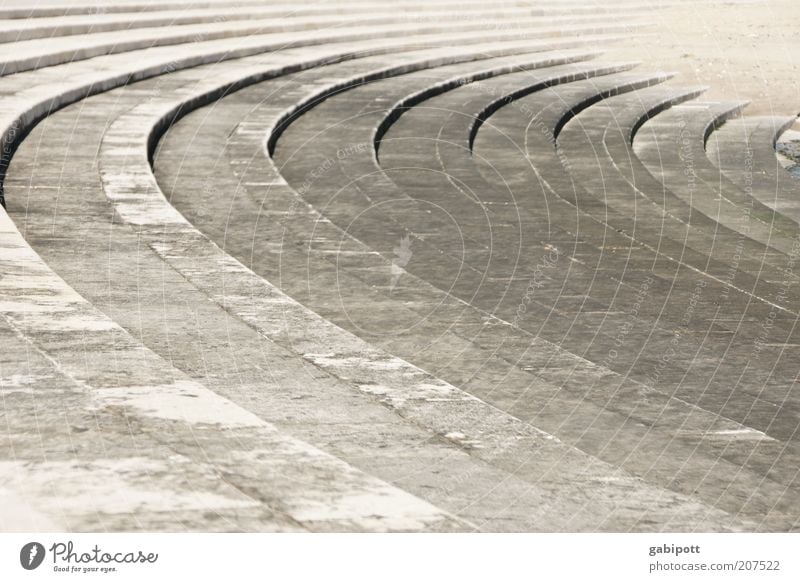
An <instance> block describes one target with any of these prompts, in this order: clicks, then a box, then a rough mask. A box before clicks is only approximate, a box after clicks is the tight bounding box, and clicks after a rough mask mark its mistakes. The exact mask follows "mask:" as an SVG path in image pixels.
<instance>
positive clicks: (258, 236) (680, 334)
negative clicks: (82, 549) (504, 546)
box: [0, 1, 800, 531]
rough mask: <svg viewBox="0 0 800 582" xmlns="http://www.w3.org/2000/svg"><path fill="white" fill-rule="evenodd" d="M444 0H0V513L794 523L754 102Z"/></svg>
mask: <svg viewBox="0 0 800 582" xmlns="http://www.w3.org/2000/svg"><path fill="white" fill-rule="evenodd" d="M676 4H681V3H676ZM458 6H459V11H458V17H453V18H441V19H439V20H438V21H437V15H438V16H441V15H442V14H443V13H445V12H446V11H447V10H452V6H451V5H445V4H436V5H429V4H428V5H423V4H420V3H417V2H413V1H409V2H403V3H401V4H399V5H398V6H397V8H401V9H400V10H394V8H395V7H394V6H392V10H390V9H389V6H388V5H386V4H376V3H375V2H348V3H336V4H324V3H323V4H320V5H318V6H317V5H315V6H314V7H313V9H312V8H310V7H309V8H308V10H306V9H305V7H302V9H301V10H300V11H298V12H297V13H296V14H294V15H293V16H291V17H287V18H283V19H280V20H276V19H274V18H273V19H270V20H263V21H259V20H258V19H259V18H265V17H266V16H268V15H269V14H272V13H280V12H281V11H283V10H286V8H287V7H286V5H285V4H281V3H278V2H276V3H269V4H266V5H264V4H261V3H259V4H254V3H252V2H193V3H186V4H181V3H176V2H174V3H170V4H168V5H165V6H162V7H159V8H156V7H155V5H148V4H147V3H138V4H137V5H135V6H134V5H130V6H128V7H127V8H126V7H124V6H122V5H114V6H113V7H111V9H110V10H108V14H105V10H104V9H102V10H100V12H102V14H95V13H96V12H98V10H96V7H94V6H91V5H87V4H84V3H81V2H50V3H47V5H44V4H43V5H41V6H38V7H37V6H30V7H21V6H16V5H15V4H14V3H6V5H5V6H2V5H0V14H5V15H7V16H23V15H24V14H25V12H23V11H24V10H28V12H27V13H31V14H35V15H37V16H38V17H40V18H37V19H35V20H30V21H27V20H24V19H23V20H19V21H6V22H0V40H3V39H5V40H7V41H8V40H14V39H15V38H17V37H15V36H14V35H15V34H16V35H17V36H18V38H17V42H6V43H4V44H0V47H3V48H5V49H8V51H7V52H6V53H0V66H2V67H4V69H3V70H4V71H5V72H6V76H4V77H0V91H2V93H3V95H4V99H3V100H2V101H1V102H0V107H2V116H3V117H2V119H3V120H4V122H3V124H2V127H4V130H3V144H4V150H3V152H4V153H3V161H2V163H3V166H2V169H3V170H5V167H6V165H7V164H8V160H9V158H10V157H11V154H12V153H14V151H13V150H14V149H15V148H16V147H17V146H18V145H19V140H20V138H22V137H24V136H25V134H26V133H27V131H28V130H29V129H31V127H32V125H33V124H35V123H36V122H37V121H38V120H39V119H41V118H43V117H46V119H45V120H44V121H43V122H42V123H41V124H39V126H38V127H36V128H35V129H33V131H32V132H31V133H30V135H28V136H27V137H26V139H25V140H24V141H22V144H21V145H20V146H19V149H18V150H17V151H16V153H15V155H14V157H13V161H12V163H11V165H10V168H9V171H8V174H7V176H5V180H4V188H5V191H6V194H7V197H8V205H9V210H10V213H11V217H12V218H13V219H14V220H15V221H16V222H17V224H18V225H19V226H20V228H21V229H22V234H23V235H24V237H25V240H24V241H23V239H22V238H21V237H20V236H19V233H17V232H16V230H15V229H13V227H9V228H8V229H7V235H4V236H6V242H5V243H4V244H6V247H7V248H8V249H9V250H8V251H7V252H6V257H5V258H4V259H3V260H4V261H5V263H4V264H3V267H4V269H5V270H4V271H3V275H4V277H3V278H2V279H0V286H2V288H3V289H4V290H5V291H4V296H3V306H4V321H5V322H6V324H7V325H6V328H7V329H6V332H5V333H4V337H5V338H6V343H7V344H8V348H7V350H6V351H5V353H4V354H3V360H2V362H3V368H2V374H3V378H4V380H3V384H2V389H3V390H4V396H7V397H6V400H5V403H6V405H7V406H6V407H5V408H4V420H6V422H7V426H8V431H7V432H6V433H5V435H4V439H3V440H2V441H0V442H2V444H3V447H4V450H5V453H4V457H3V459H2V460H0V467H2V469H0V475H5V476H6V477H5V479H4V481H3V483H2V493H0V495H2V498H3V499H10V500H13V501H14V503H16V504H18V505H19V506H20V507H22V508H24V509H22V510H20V509H19V508H18V509H17V510H16V511H15V512H14V513H13V514H12V513H9V512H6V513H4V514H3V515H1V516H0V525H2V527H4V528H6V529H27V528H31V529H48V528H49V529H52V528H64V529H72V530H92V529H106V530H131V529H154V530H155V529H159V530H163V529H166V530H170V529H172V530H175V529H179V530H180V529H191V530H206V531H207V530H229V529H233V530H251V531H252V530H259V531H260V530H267V531H276V530H277V531H296V530H312V531H326V530H337V531H342V530H348V531H350V530H356V531H387V530H389V531H393V530H404V531H406V530H422V531H437V530H448V531H449V530H471V529H480V530H485V531H573V530H578V531H597V530H602V531H663V530H680V531H695V530H723V531H727V530H751V531H759V530H772V531H789V530H793V529H796V528H797V524H798V517H799V516H798V509H797V508H798V507H800V504H798V503H797V501H798V499H797V496H798V494H799V493H800V491H798V483H797V476H798V469H797V467H798V466H800V464H799V463H798V456H797V455H798V451H797V442H796V438H795V437H796V434H795V433H796V431H797V426H798V415H799V414H800V403H798V402H797V401H796V395H795V394H794V390H793V387H794V378H795V377H796V366H795V365H794V364H793V363H792V361H791V358H789V357H787V355H788V353H790V350H791V348H792V346H794V345H797V344H796V332H795V331H794V321H795V320H796V317H797V313H798V311H797V310H798V307H797V299H798V295H797V291H796V289H795V286H794V282H795V281H794V274H793V273H792V272H791V266H792V264H793V261H794V258H793V257H794V253H795V247H794V246H793V241H794V240H795V230H796V228H797V226H796V224H797V223H796V221H795V220H794V219H793V218H792V217H791V216H790V215H791V212H790V211H791V205H790V201H791V198H792V188H793V187H794V184H792V183H791V182H788V181H785V179H786V177H787V176H788V174H786V173H785V172H784V173H781V172H780V171H778V170H779V168H778V169H772V168H769V165H770V158H769V156H770V155H772V156H773V158H774V153H773V152H772V147H771V146H772V141H771V140H772V137H774V133H775V131H776V130H774V129H772V130H771V131H772V136H768V137H766V138H765V137H764V136H765V135H766V134H768V133H769V131H770V130H769V129H764V130H758V131H754V132H753V134H754V138H755V139H754V141H755V142H757V143H759V144H760V145H759V148H758V152H759V153H758V155H757V156H756V159H757V164H756V166H757V167H767V168H768V170H765V171H764V173H763V175H764V176H766V177H767V178H768V179H767V180H764V181H760V182H759V183H758V185H757V186H756V187H755V188H751V184H750V183H749V182H752V180H750V176H749V175H744V176H743V175H742V174H741V172H737V171H736V168H735V165H736V159H737V158H736V156H741V155H742V152H743V151H744V152H745V155H747V156H749V155H750V154H749V153H748V152H749V149H747V148H742V147H741V144H740V142H739V141H737V140H736V139H735V138H731V137H730V136H732V135H736V134H735V132H729V133H727V134H725V133H724V130H725V129H727V127H730V128H733V129H734V130H735V128H736V126H735V125H734V122H731V125H729V126H727V127H726V126H725V125H723V126H722V130H723V131H721V132H720V133H719V136H720V141H719V143H723V144H724V143H726V140H727V144H728V145H727V146H725V147H722V148H720V150H719V151H717V150H715V149H714V148H715V147H717V146H716V145H714V144H716V143H717V142H716V141H715V140H716V137H715V136H714V135H713V133H715V132H712V137H711V139H710V140H709V144H710V145H709V148H708V152H706V148H705V145H706V138H707V134H708V131H710V130H711V129H716V126H717V125H719V124H720V123H721V122H722V121H723V119H724V118H725V117H726V116H727V115H728V114H729V113H731V112H734V111H736V110H737V105H736V104H730V103H719V104H718V103H709V102H700V101H692V99H693V98H695V97H696V96H697V95H698V94H699V90H698V89H694V88H685V87H681V86H680V85H679V84H678V82H667V83H666V84H664V81H667V78H668V76H667V75H663V74H658V73H648V72H647V69H643V72H636V73H633V72H626V71H628V70H629V69H630V68H631V63H628V62H625V61H614V60H608V59H604V60H603V61H602V62H600V61H596V60H590V59H591V57H594V56H596V55H594V54H593V53H594V52H595V50H594V49H596V48H598V47H605V46H606V45H607V44H608V43H610V42H611V41H612V40H614V37H615V34H616V33H619V32H623V31H631V30H637V29H638V26H637V22H638V21H639V19H640V17H641V15H642V13H643V6H642V5H641V4H638V3H636V2H622V3H619V4H609V5H607V6H605V7H604V9H603V10H599V11H593V10H592V11H587V10H586V7H585V6H582V4H581V3H579V2H576V3H563V2H562V3H553V4H549V5H542V6H540V5H537V7H536V8H535V9H532V8H531V6H530V5H528V4H527V3H525V2H507V3H505V2H504V3H502V6H498V8H497V9H494V10H493V11H492V15H491V17H488V16H487V14H486V9H485V7H484V6H482V5H480V4H478V3H458ZM101 8H103V7H101ZM493 8H494V7H493ZM663 8H669V6H667V5H664V6H663ZM183 9H185V10H183ZM125 10H130V11H132V12H133V13H135V15H136V16H135V18H133V25H134V26H133V27H131V28H130V30H121V29H120V27H121V26H122V22H123V21H124V19H125V18H126V17H127V15H126V14H125V12H124V11H125ZM165 10H171V11H178V12H182V13H183V14H184V20H183V21H181V23H179V24H177V25H175V23H170V22H169V20H168V19H169V17H170V13H169V12H165ZM215 14H216V17H214V16H213V15H215ZM226 15H227V16H226ZM36 20H39V22H36ZM92 22H96V23H97V24H98V25H99V27H100V28H99V29H97V30H95V31H94V32H91V33H88V29H87V27H88V26H89V25H91V24H92ZM264 26H267V27H268V28H264ZM103 27H105V28H103ZM332 27H335V28H332ZM409 33H413V35H412V36H410V35H409ZM51 34H56V35H59V38H57V39H56V40H54V41H53V42H51V43H47V44H46V45H45V44H42V43H38V44H37V43H36V40H35V39H36V37H37V36H38V37H43V36H46V35H51ZM531 35H533V38H531ZM25 39H27V40H25ZM214 39H216V40H214ZM153 44H157V45H168V46H155V47H153V48H148V47H150V46H151V45H153ZM288 45H292V46H291V48H289V47H288ZM427 47H432V48H430V49H428V50H425V51H422V50H419V49H422V48H427ZM435 47H446V48H435ZM414 49H416V52H409V51H413V50H414ZM106 53H109V54H106ZM261 53H265V54H263V55H262V54H261ZM404 53H406V54H404ZM219 60H224V61H225V62H220V63H217V61H219ZM73 61H74V62H73ZM13 71H20V73H18V74H16V75H9V74H8V73H10V72H13ZM248 85H252V86H251V87H249V88H244V87H247V86H248ZM91 95H95V96H94V97H91ZM323 99H324V101H322V102H321V103H319V101H321V100H323ZM76 101H79V103H76V104H74V105H71V106H68V105H69V104H70V103H74V102H76ZM683 102H686V105H682V106H681V105H679V106H677V107H674V108H672V109H669V107H670V106H671V105H676V104H679V103H683ZM207 104H208V105H207ZM204 105H207V106H206V107H203V106H204ZM65 106H68V107H65ZM198 107H200V109H197V111H195V112H194V113H189V115H188V116H186V117H184V118H182V119H177V123H176V125H174V126H173V127H172V128H171V129H169V131H168V132H167V134H166V136H165V137H164V138H163V139H162V140H161V142H160V143H157V141H158V140H159V139H160V138H161V134H162V132H163V131H165V130H167V129H168V126H169V123H170V122H172V121H175V120H176V114H177V118H179V117H180V116H182V115H184V114H186V113H187V112H190V111H191V110H193V109H195V108H198ZM665 108H667V111H666V112H662V109H665ZM651 118H652V119H651ZM743 121H744V120H743ZM754 123H755V122H754ZM770 124H771V125H772V126H774V125H775V124H776V122H773V121H770V122H768V123H766V125H770ZM781 124H785V122H781ZM763 125H764V124H762V126H763ZM748 127H749V126H748ZM740 131H741V130H740ZM756 134H757V135H756ZM726 135H727V136H728V137H724V136H726ZM723 138H724V139H723ZM632 141H633V144H631V142H632ZM676 142H680V143H679V144H678V145H679V146H683V147H675V146H676ZM684 142H685V145H684ZM268 143H269V145H270V151H269V152H268V151H267V144H268ZM156 146H157V150H156V152H155V154H156V155H155V163H156V175H155V176H154V174H153V172H152V170H151V168H150V164H149V160H148V155H149V154H150V153H151V150H152V149H154V148H156ZM378 146H379V147H380V150H379V151H377V150H376V148H377V147H378ZM687 152H689V154H691V156H692V159H693V160H695V162H694V163H693V164H692V170H693V172H694V173H693V177H694V178H693V179H694V180H695V181H694V182H692V183H691V184H688V185H687V183H686V180H685V173H683V172H682V170H683V169H685V165H686V155H687ZM715 153H716V154H717V155H714V154H715ZM270 154H273V156H270ZM378 154H379V157H378ZM707 154H708V157H706V156H707ZM639 156H640V157H639ZM715 164H716V165H715ZM718 167H721V168H722V170H723V171H724V172H725V177H724V178H721V177H720V176H721V175H720V170H719V169H718ZM748 181H749V182H748ZM771 191H777V192H779V196H777V197H775V200H772V199H770V197H769V194H770V192H771ZM162 192H163V193H162ZM170 202H172V205H170ZM173 205H174V206H173ZM742 205H751V206H752V207H753V208H755V209H757V212H754V213H753V214H752V215H751V216H752V220H754V221H757V228H754V229H751V228H749V227H748V228H745V227H743V226H742V225H741V224H740V223H738V222H736V221H735V212H736V211H737V209H738V208H739V207H741V206H742ZM719 208H722V209H727V210H726V212H727V214H726V212H719V211H717V212H715V211H714V210H715V209H717V210H718V209H719ZM176 209H177V212H176ZM772 209H775V210H777V212H773V210H772ZM781 210H786V211H787V216H786V217H784V216H782V214H781ZM9 224H10V223H9ZM4 232H5V231H4ZM28 244H30V245H32V247H33V249H35V251H37V252H38V253H39V255H41V259H40V258H39V256H37V255H36V254H35V252H34V250H32V249H31V248H30V247H28V246H27V245H28ZM51 269H52V270H51ZM29 272H30V273H34V274H36V277H38V279H37V278H34V279H31V280H30V281H29V280H28V278H27V274H28V273H29ZM7 273H8V274H9V275H10V276H7V275H6V274H7ZM20 273H22V274H23V275H20ZM56 273H57V275H56ZM59 277H61V278H59ZM62 278H63V279H62ZM37 281H38V282H37ZM30 285H33V286H32V287H31V286H30ZM76 291H77V293H76ZM65 298H66V299H65ZM76 330H78V332H79V333H80V337H81V340H80V341H75V336H76ZM612 352H613V356H612ZM6 393H7V395H6ZM44 393H47V394H48V395H49V396H50V397H49V399H48V406H47V407H43V406H41V405H37V402H38V401H39V398H38V397H39V395H40V394H44ZM9 402H11V405H10V406H9V405H8V403H9ZM298 439H300V440H298ZM11 475H15V477H16V479H12V478H11V477H10V476H11ZM19 479H22V480H21V481H20V480H19ZM21 483H26V484H28V488H27V490H26V489H25V488H24V487H22V486H21Z"/></svg>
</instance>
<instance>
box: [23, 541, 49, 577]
mask: <svg viewBox="0 0 800 582" xmlns="http://www.w3.org/2000/svg"><path fill="white" fill-rule="evenodd" d="M44 554H45V551H44V546H43V545H42V544H40V543H39V542H28V543H27V544H25V545H24V546H22V549H21V550H20V551H19V563H20V564H22V567H23V568H25V569H26V570H35V569H36V568H38V567H39V566H41V564H42V561H43V560H44Z"/></svg>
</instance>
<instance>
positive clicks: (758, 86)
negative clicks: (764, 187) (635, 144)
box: [607, 0, 800, 128]
mask: <svg viewBox="0 0 800 582" xmlns="http://www.w3.org/2000/svg"><path fill="white" fill-rule="evenodd" d="M650 19H652V20H654V21H655V22H656V24H655V26H654V27H653V28H652V29H649V30H648V31H647V32H648V36H646V37H644V38H631V39H630V40H628V41H625V42H623V43H621V45H620V46H619V47H618V48H616V49H613V50H610V51H608V52H607V55H608V56H609V57H618V58H621V59H625V60H628V59H630V60H638V61H642V65H641V67H640V69H641V70H662V71H674V72H676V73H678V76H677V78H676V79H674V80H673V81H672V82H673V83H676V84H680V85H703V86H708V91H707V93H706V96H707V98H709V99H719V100H726V101H727V100H736V99H745V100H750V101H751V104H750V106H749V107H748V108H747V110H746V111H745V115H796V114H798V113H800V0H753V1H749V2H746V3H745V2H735V3H734V2H730V3H725V2H713V3H712V2H703V1H702V0H701V1H700V2H698V3H697V4H696V5H695V6H690V5H684V6H683V7H680V8H666V9H661V10H654V11H653V13H652V15H651V16H650ZM795 128H800V123H798V124H795Z"/></svg>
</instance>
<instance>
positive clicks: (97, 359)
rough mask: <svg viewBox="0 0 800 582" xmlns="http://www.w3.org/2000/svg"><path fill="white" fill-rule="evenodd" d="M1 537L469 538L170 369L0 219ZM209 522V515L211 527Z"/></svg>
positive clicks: (436, 514) (428, 509) (457, 524)
mask: <svg viewBox="0 0 800 582" xmlns="http://www.w3.org/2000/svg"><path fill="white" fill-rule="evenodd" d="M0 247H2V249H3V252H2V258H0V263H1V266H2V272H3V277H2V279H0V288H2V294H3V302H2V306H3V310H2V311H3V315H2V321H0V334H2V336H3V338H4V341H3V345H4V349H3V356H2V364H3V365H2V380H1V381H0V382H1V383H0V386H2V388H0V390H2V395H3V401H4V403H5V405H4V407H3V410H2V412H0V417H2V422H3V426H4V427H5V430H4V431H3V437H2V440H0V445H1V446H0V450H2V456H3V460H2V461H0V484H2V488H3V490H4V494H7V493H6V492H9V491H10V494H11V495H12V496H13V497H14V499H16V500H17V501H19V502H21V503H24V504H25V505H26V506H27V507H30V508H31V509H32V511H30V512H28V511H26V512H24V513H22V514H21V515H14V514H12V515H10V516H9V515H7V514H5V512H4V517H3V519H2V521H0V524H2V526H3V528H4V530H5V531H28V530H30V529H37V530H39V529H45V530H50V529H53V528H55V529H59V530H69V531H98V530H109V529H111V530H118V529H122V530H126V531H136V530H143V531H153V530H166V531H183V530H200V531H202V530H218V529H226V530H228V529H237V530H246V531H303V530H312V531H325V530H342V531H347V530H355V531H365V530H369V531H398V530H399V531H407V530H415V531H416V530H420V529H431V528H433V529H440V528H441V529H444V530H453V529H455V530H460V529H472V526H470V525H469V524H465V523H464V522H461V521H459V520H456V519H454V518H452V517H450V516H448V514H446V513H445V512H442V511H441V510H438V509H436V508H435V507H433V506H432V505H430V504H428V503H426V502H423V501H421V500H420V499H417V498H415V497H413V496H412V495H409V494H408V493H405V492H403V491H401V490H399V489H396V488H395V487H392V486H390V485H388V484H387V483H385V482H382V481H379V480H378V479H375V478H373V477H369V476H367V475H365V474H364V473H361V472H360V471H357V470H356V469H354V468H353V467H351V466H349V465H348V464H346V463H344V462H342V461H340V460H338V459H336V458H334V457H333V456H331V455H328V454H325V453H323V452H321V451H320V450H319V449H316V448H314V447H311V446H309V445H307V444H305V443H303V442H302V441H299V440H296V439H294V438H292V437H289V436H287V435H286V433H284V432H281V431H279V430H277V429H276V428H275V427H274V426H272V425H271V424H269V423H267V422H264V421H263V420H261V419H260V418H258V417H257V416H255V415H254V414H252V413H250V412H248V411H246V410H244V409H243V408H240V407H239V406H236V405H235V404H233V403H232V402H231V401H229V400H227V399H225V398H222V397H220V396H218V395H217V394H215V393H213V392H211V391H209V390H208V389H206V388H205V387H203V386H202V385H200V384H199V383H197V382H195V381H193V380H191V379H189V378H188V377H186V376H185V375H184V374H182V373H181V372H179V371H178V370H176V369H175V368H173V367H172V366H170V365H169V364H168V363H166V362H165V361H164V360H162V359H161V358H160V357H158V356H157V355H155V354H154V353H153V352H152V351H150V350H148V349H147V348H145V347H144V346H143V345H142V344H141V343H139V342H138V341H137V340H136V339H134V337H132V336H131V335H129V334H128V333H127V332H126V331H124V330H123V329H122V328H121V327H120V326H119V325H117V324H116V323H114V322H113V321H111V320H110V319H109V318H107V317H106V316H105V315H104V314H102V313H101V312H100V311H98V310H97V309H95V308H94V307H93V306H92V305H90V304H89V303H88V302H87V301H86V300H85V299H83V298H82V297H81V296H80V295H78V294H77V293H76V292H75V291H74V290H73V289H71V288H70V287H69V286H68V285H67V284H66V283H65V282H64V281H63V280H62V279H60V278H59V277H58V276H56V275H55V274H54V273H53V272H52V271H51V270H50V269H49V267H48V266H46V265H45V264H44V263H43V262H42V260H41V259H40V258H39V256H37V255H36V253H35V252H33V251H32V250H31V248H30V247H29V246H28V245H27V243H26V242H25V240H23V238H22V237H21V236H20V233H19V231H18V230H17V229H16V227H15V226H14V225H13V223H12V222H11V221H10V220H9V218H8V216H7V215H6V214H5V213H4V212H2V213H0ZM209 516H213V517H209Z"/></svg>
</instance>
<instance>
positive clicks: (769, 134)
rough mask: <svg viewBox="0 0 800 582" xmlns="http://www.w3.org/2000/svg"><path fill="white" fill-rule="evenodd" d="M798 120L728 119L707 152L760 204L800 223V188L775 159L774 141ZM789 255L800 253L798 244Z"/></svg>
mask: <svg viewBox="0 0 800 582" xmlns="http://www.w3.org/2000/svg"><path fill="white" fill-rule="evenodd" d="M796 121H797V118H796V117H747V118H742V119H732V120H729V121H727V122H726V123H725V124H724V125H723V126H722V127H719V128H717V129H716V130H715V131H713V132H712V133H711V134H710V135H709V137H708V141H707V143H706V153H707V155H708V157H709V159H710V160H711V162H712V163H713V164H714V165H715V166H716V167H718V168H719V169H721V170H722V172H723V173H724V174H725V176H726V177H727V178H728V179H729V180H730V181H732V182H733V183H734V184H736V185H737V186H738V187H739V188H741V189H742V190H744V191H745V192H747V193H749V194H750V195H751V196H752V197H753V198H754V199H755V200H757V201H758V203H760V204H763V205H764V206H766V207H768V208H771V209H773V210H774V211H776V212H777V213H778V214H780V215H781V217H782V218H784V219H788V220H791V221H793V222H794V223H797V224H800V185H798V183H797V180H795V179H794V178H792V176H790V175H788V174H787V172H785V171H784V170H783V168H781V167H780V164H779V163H777V162H776V159H775V141H776V140H777V139H778V138H779V137H780V135H781V134H783V133H784V132H785V131H786V130H787V129H789V128H790V127H791V126H792V125H793V124H794V123H795V122H796ZM794 230H795V229H794V228H789V231H790V232H792V231H794ZM789 254H790V256H793V255H796V254H797V245H794V246H793V247H792V250H790V251H789Z"/></svg>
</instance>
